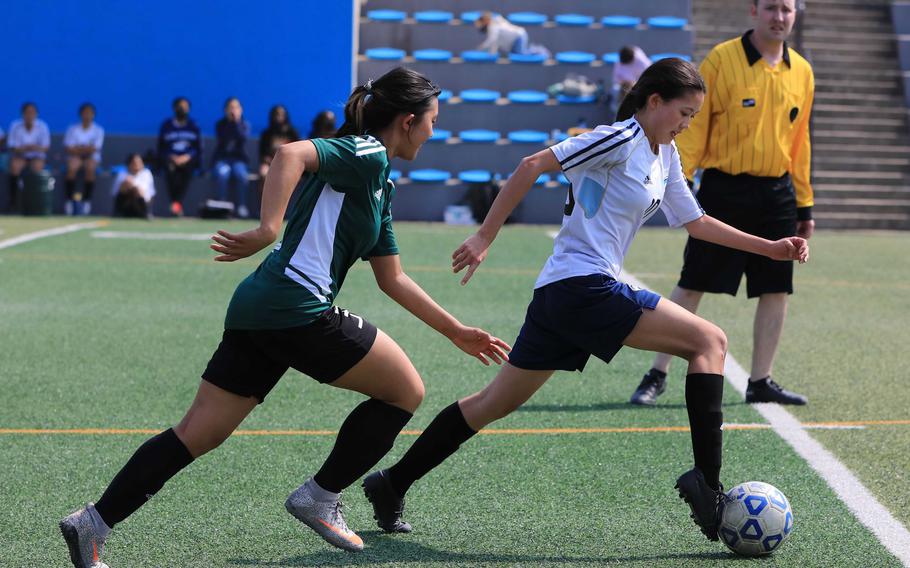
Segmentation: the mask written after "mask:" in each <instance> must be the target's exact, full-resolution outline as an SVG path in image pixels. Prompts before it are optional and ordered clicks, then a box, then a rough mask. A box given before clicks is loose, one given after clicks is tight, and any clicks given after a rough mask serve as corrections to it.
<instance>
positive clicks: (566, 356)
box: [509, 274, 660, 371]
mask: <svg viewBox="0 0 910 568" xmlns="http://www.w3.org/2000/svg"><path fill="white" fill-rule="evenodd" d="M659 300H660V296H658V295H657V294H655V293H654V292H651V291H648V290H639V289H636V288H632V287H631V286H629V285H628V284H624V283H622V282H618V281H616V280H614V279H613V278H610V277H609V276H606V275H603V274H594V275H590V276H576V277H572V278H566V279H565V280H559V281H557V282H553V283H550V284H547V285H546V286H542V287H540V288H538V289H536V290H534V298H533V299H532V300H531V303H530V304H529V305H528V312H527V315H526V316H525V323H524V325H522V326H521V331H520V332H518V339H516V340H515V345H514V347H512V351H511V353H509V363H510V364H512V365H513V366H514V367H518V368H519V369H528V370H540V371H543V370H563V371H575V370H578V371H581V370H583V369H584V368H585V363H587V361H588V358H589V357H590V356H591V355H594V356H595V357H597V358H598V359H601V360H603V361H604V362H606V363H609V362H610V360H611V359H612V358H613V356H614V355H616V353H618V352H619V350H620V349H621V348H622V344H623V341H625V340H626V337H627V336H628V335H629V333H631V332H632V329H633V328H634V327H635V324H637V323H638V318H640V317H641V314H642V312H643V311H644V310H645V309H649V310H653V309H654V308H656V307H657V302H658V301H659Z"/></svg>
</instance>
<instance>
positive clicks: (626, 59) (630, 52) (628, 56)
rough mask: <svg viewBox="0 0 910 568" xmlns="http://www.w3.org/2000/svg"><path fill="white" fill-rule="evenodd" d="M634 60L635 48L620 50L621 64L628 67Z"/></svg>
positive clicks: (625, 46)
mask: <svg viewBox="0 0 910 568" xmlns="http://www.w3.org/2000/svg"><path fill="white" fill-rule="evenodd" d="M633 59H635V48H634V47H632V46H631V45H624V46H622V49H620V50H619V62H620V63H622V64H623V65H628V64H629V63H632V60H633Z"/></svg>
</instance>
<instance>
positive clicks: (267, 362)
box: [202, 307, 377, 403]
mask: <svg viewBox="0 0 910 568" xmlns="http://www.w3.org/2000/svg"><path fill="white" fill-rule="evenodd" d="M376 333H377V331H376V327H375V326H374V325H373V324H371V323H370V322H368V321H367V320H365V319H363V318H361V317H360V316H358V315H355V314H352V313H350V312H349V311H347V310H342V309H341V308H338V307H332V308H329V309H328V310H326V311H324V312H323V313H322V314H320V315H319V317H318V318H317V319H316V321H314V322H312V323H310V324H308V325H305V326H302V327H291V328H287V329H226V330H224V336H223V337H222V339H221V344H220V345H218V349H216V350H215V354H214V355H212V359H211V361H209V364H208V366H207V367H206V369H205V372H204V373H202V378H203V379H204V380H206V381H208V382H210V383H212V384H213V385H215V386H218V387H221V388H223V389H224V390H226V391H228V392H232V393H234V394H237V395H240V396H255V397H256V398H257V399H259V402H260V403H261V402H262V401H263V400H265V397H266V395H268V394H269V391H271V390H272V389H273V388H274V387H275V385H276V384H278V381H279V380H280V379H281V377H282V375H284V373H285V372H286V371H287V370H288V369H289V368H290V367H293V368H295V369H297V370H298V371H300V372H301V373H303V374H305V375H309V376H311V377H313V378H314V379H316V380H317V381H319V382H321V383H331V382H332V381H334V380H336V379H337V378H339V377H340V376H341V375H343V374H345V373H346V372H347V371H348V370H350V369H351V367H353V366H354V365H356V364H357V363H358V362H359V361H360V360H361V359H363V358H364V356H365V355H366V354H367V353H369V351H370V348H371V347H372V346H373V342H374V341H375V340H376Z"/></svg>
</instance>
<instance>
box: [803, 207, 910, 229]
mask: <svg viewBox="0 0 910 568" xmlns="http://www.w3.org/2000/svg"><path fill="white" fill-rule="evenodd" d="M813 217H814V218H815V227H816V228H817V229H854V230H856V229H875V230H885V231H906V230H907V229H910V215H904V214H901V213H882V214H869V213H827V212H821V211H820V212H817V213H816V212H814V211H813Z"/></svg>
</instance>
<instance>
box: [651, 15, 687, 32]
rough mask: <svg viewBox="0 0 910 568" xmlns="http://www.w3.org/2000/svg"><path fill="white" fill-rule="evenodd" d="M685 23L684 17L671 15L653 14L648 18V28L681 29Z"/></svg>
mask: <svg viewBox="0 0 910 568" xmlns="http://www.w3.org/2000/svg"><path fill="white" fill-rule="evenodd" d="M687 23H688V22H687V21H686V19H685V18H674V17H672V16H655V17H653V18H648V27H649V28H660V29H665V30H681V29H683V28H685V27H686V24H687Z"/></svg>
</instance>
